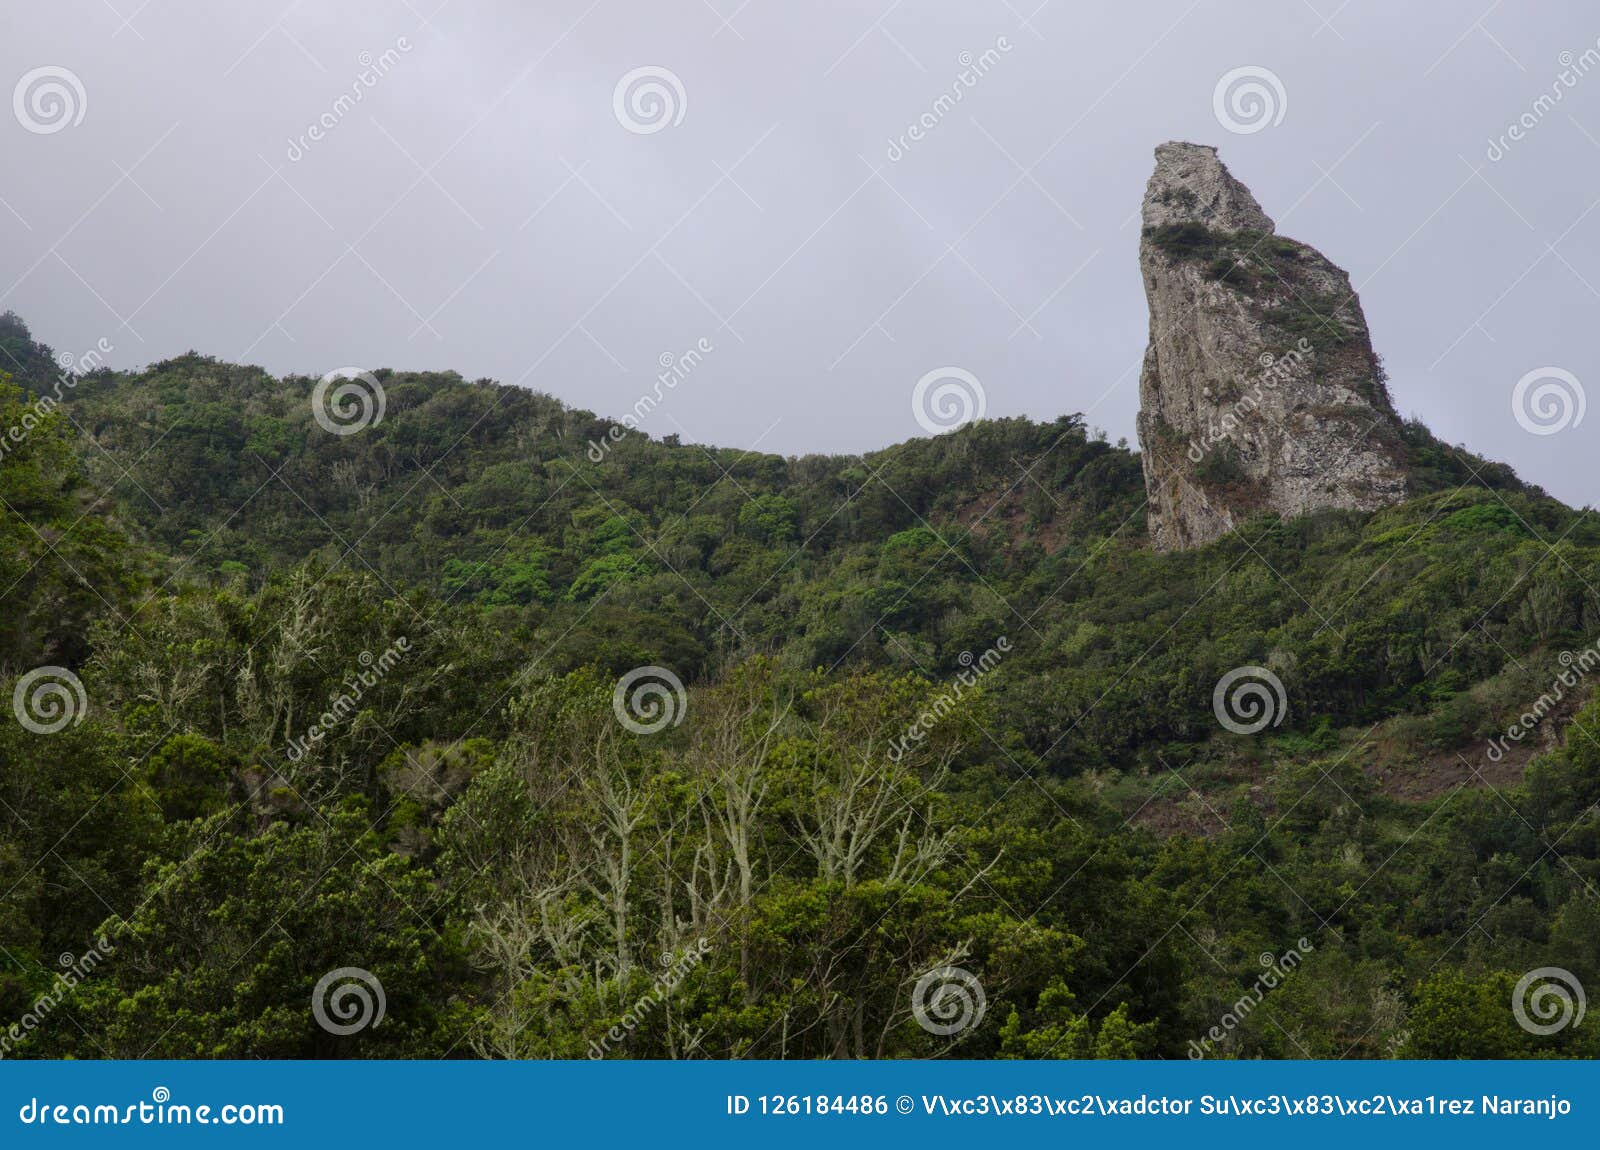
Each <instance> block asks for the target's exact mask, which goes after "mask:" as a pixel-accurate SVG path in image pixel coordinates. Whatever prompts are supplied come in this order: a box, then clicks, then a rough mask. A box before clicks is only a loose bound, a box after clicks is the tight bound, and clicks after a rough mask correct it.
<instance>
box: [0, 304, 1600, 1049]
mask: <svg viewBox="0 0 1600 1150" xmlns="http://www.w3.org/2000/svg"><path fill="white" fill-rule="evenodd" d="M0 350H3V351H4V354H5V358H4V359H3V360H0V366H4V367H6V368H7V370H8V371H9V373H10V379H9V381H8V382H6V383H4V384H3V385H0V434H7V433H5V432H4V430H3V429H14V428H25V429H26V430H25V431H23V432H22V433H20V434H8V435H7V437H6V438H5V439H4V440H0V444H3V448H4V454H3V456H0V672H3V675H4V684H3V685H4V687H5V689H6V691H7V695H8V697H12V698H13V710H14V712H15V715H14V716H13V715H8V716H6V719H7V721H6V722H4V723H0V890H4V891H5V894H4V897H3V899H0V948H3V949H0V1014H3V1015H4V1016H5V1017H6V1018H23V1017H25V1016H26V1017H28V1018H32V1019H34V1021H35V1023H36V1024H35V1025H29V1026H24V1027H22V1028H21V1029H20V1030H17V1029H16V1028H14V1030H16V1033H14V1034H13V1035H12V1037H11V1039H10V1041H9V1044H8V1047H7V1052H8V1053H9V1054H10V1055H12V1056H34V1057H61V1056H72V1057H104V1056H115V1057H152V1058H155V1057H172V1058H181V1057H221V1056H232V1057H249V1056H263V1057H423V1058H435V1057H474V1056H489V1057H586V1056H591V1057H599V1056H605V1057H794V1058H810V1057H931V1056H950V1057H976V1058H985V1057H1180V1058H1181V1057H1185V1056H1197V1054H1204V1056H1206V1057H1331V1058H1338V1057H1344V1056H1349V1057H1394V1056H1414V1057H1458V1056H1463V1057H1594V1056H1596V1055H1600V1040H1597V1039H1596V1034H1597V1033H1600V1032H1597V1030H1596V1028H1595V1027H1594V1026H1593V1025H1590V1026H1587V1027H1566V1028H1562V1029H1559V1030H1556V1031H1554V1032H1552V1033H1549V1034H1541V1033H1537V1032H1535V1031H1533V1030H1530V1029H1528V1028H1527V1027H1525V1026H1521V1025H1519V1023H1518V1018H1517V1017H1516V1016H1515V1015H1514V1013H1513V1011H1512V1010H1511V1009H1510V1003H1511V1000H1512V997H1513V988H1514V987H1515V986H1516V984H1517V983H1518V980H1519V979H1520V978H1521V977H1522V976H1523V974H1524V973H1525V972H1528V971H1530V970H1532V969H1534V968H1539V967H1546V966H1558V967H1561V968H1563V969H1564V970H1565V971H1570V972H1571V973H1572V974H1573V975H1575V976H1577V977H1578V978H1580V979H1582V980H1584V981H1586V982H1589V983H1590V984H1591V985H1600V904H1597V902H1596V898H1597V892H1600V885H1597V884H1600V818H1597V813H1596V809H1595V807H1596V803H1597V801H1600V702H1596V701H1592V700H1591V698H1590V692H1589V681H1588V680H1589V677H1590V674H1591V672H1592V670H1593V669H1594V667H1595V666H1597V665H1600V653H1595V652H1594V651H1593V648H1594V647H1595V644H1596V642H1597V640H1600V593H1597V592H1596V587H1597V586H1600V530H1597V526H1596V524H1595V522H1594V521H1593V518H1592V516H1590V515H1588V514H1587V512H1580V511H1573V510H1571V509H1569V508H1566V507H1564V506H1563V505H1561V504H1559V503H1558V502H1556V501H1554V500H1552V499H1550V498H1548V497H1547V496H1545V495H1544V494H1543V493H1542V492H1540V491H1538V490H1536V489H1531V488H1528V487H1525V486H1524V485H1522V484H1521V483H1519V482H1518V481H1517V480H1516V478H1515V476H1514V475H1512V474H1511V473H1510V471H1509V470H1508V469H1506V468H1504V467H1502V466H1499V465H1494V464H1489V463H1486V462H1485V461H1483V460H1481V459H1478V458H1476V457H1474V456H1471V455H1470V454H1467V453H1466V452H1464V451H1461V450H1459V449H1455V448H1451V447H1449V446H1447V445H1444V444H1441V443H1439V442H1437V441H1436V440H1435V439H1434V438H1433V437H1432V436H1431V435H1429V434H1428V433H1427V431H1426V430H1425V429H1424V428H1423V427H1422V426H1421V425H1420V424H1417V423H1411V424H1408V425H1406V428H1405V437H1406V442H1405V450H1406V451H1407V452H1408V453H1409V459H1408V465H1409V467H1410V469H1411V474H1412V475H1413V476H1414V477H1415V479H1416V484H1417V487H1418V490H1419V492H1420V494H1418V495H1417V497H1415V498H1413V499H1411V500H1409V501H1407V502H1405V503H1402V504H1400V505H1398V506H1395V507H1391V508H1388V509H1386V510H1383V511H1380V512H1376V513H1367V514H1361V513H1354V512H1327V513H1322V514H1318V515H1314V516H1309V517H1306V518H1302V519H1296V520H1292V521H1283V520H1279V519H1276V518H1274V517H1271V516H1262V517H1260V518H1258V519H1256V520H1253V521H1251V522H1249V523H1247V524H1245V526H1244V527H1243V529H1241V530H1239V531H1237V532H1234V533H1233V534H1231V535H1229V536H1228V537H1226V538H1224V539H1222V540H1220V541H1219V542H1217V543H1214V544H1212V545H1210V546H1208V547H1203V548H1200V549H1197V550H1193V551H1181V552H1175V553H1169V554H1158V553H1156V552H1155V551H1153V550H1152V549H1151V548H1150V546H1149V541H1148V540H1147V538H1146V535H1145V514H1144V508H1145V492H1144V486H1143V482H1142V478H1141V468H1140V460H1139V457H1138V455H1137V454H1135V453H1133V452H1131V451H1129V450H1128V449H1127V448H1126V447H1125V446H1123V445H1120V444H1117V445H1113V444H1111V443H1109V442H1106V441H1105V440H1104V439H1103V438H1102V437H1097V436H1096V435H1094V434H1093V433H1092V432H1090V431H1089V430H1088V429H1087V428H1086V427H1085V426H1084V424H1083V421H1082V420H1081V419H1079V418H1077V417H1073V416H1066V417H1063V418H1060V419H1058V420H1056V421H1055V422H1053V423H1049V424H1038V423H1032V422H1029V421H1026V420H1015V419H1006V420H990V421H980V422H978V423H976V424H972V425H970V426H967V427H964V428H962V429H960V430H958V431H955V432H952V433H950V434H947V435H943V436H939V437H937V438H932V439H925V440H913V441H910V442H907V443H903V444H900V445H897V446H893V447H889V448H886V449H885V450H883V451H880V452H875V453H871V454H868V455H866V456H863V457H835V456H826V457H825V456H810V457H805V458H799V459H784V458H780V457H776V456H772V455H763V454H760V453H754V452H745V451H738V450H730V449H721V448H713V447H702V446H698V445H692V444H684V443H679V442H677V440H676V439H675V438H674V437H666V438H652V437H651V436H649V435H647V434H645V431H644V430H632V429H629V430H627V431H626V432H625V433H623V434H615V433H613V428H614V427H616V426H617V425H616V424H615V423H614V422H613V421H612V420H610V419H607V418H605V417H604V416H600V415H594V414H590V413H588V412H583V411H578V410H574V409H571V408H569V407H566V406H564V405H562V404H561V403H559V402H557V401H556V400H554V399H552V398H550V397H548V396H544V395H540V394H536V393H533V392H529V391H526V390H521V389H517V388H510V387H504V386H500V385H498V384H495V383H492V382H489V381H478V382H467V381H464V380H462V379H461V378H459V377H457V376H454V375H450V374H407V373H402V372H388V371H380V372H377V373H375V375H374V377H373V382H375V383H376V384H377V385H378V387H379V391H380V393H381V397H382V412H381V418H372V419H367V420H364V421H362V424H361V425H360V426H356V427H354V428H351V427H341V428H338V429H337V430H331V429H330V428H329V426H328V423H327V422H326V421H325V420H324V419H321V418H319V415H320V414H325V408H321V409H319V407H318V403H319V401H318V400H316V399H314V393H316V391H317V388H318V386H319V381H318V380H316V379H314V378H309V377H287V378H282V379H277V378H273V377H271V376H269V375H268V374H266V373H265V372H263V371H261V370H260V369H258V368H253V367H246V366H237V365H231V364H225V363H220V362H217V361H215V360H212V359H208V358H205V357H202V356H199V355H188V356H185V357H182V358H179V359H175V360H170V361H167V362H164V363H159V364H155V365H152V366H151V367H149V368H148V369H147V370H145V371H142V372H137V373H117V372H111V371H107V370H97V371H93V372H90V373H88V374H85V375H83V376H81V377H80V376H70V375H63V374H61V373H60V371H59V369H57V368H56V367H55V366H54V365H53V364H52V359H51V355H50V352H49V350H48V349H45V348H42V347H40V346H39V345H38V344H36V343H35V342H33V341H32V340H31V338H29V336H28V334H27V331H26V328H25V327H23V326H22V325H21V323H20V321H17V320H16V319H15V317H8V319H7V320H6V322H5V323H4V324H3V325H0ZM57 395H59V397H60V402H59V403H57V402H55V399H54V397H55V396H57ZM41 397H44V398H43V399H41ZM649 426H650V425H649V423H648V421H647V422H646V428H648V427H649ZM41 669H44V670H47V671H49V672H51V674H52V675H53V676H54V678H51V677H48V676H39V675H36V674H35V673H36V672H38V671H40V670H41ZM1240 670H1242V671H1247V672H1252V673H1253V672H1260V671H1266V672H1270V676H1268V677H1267V679H1266V682H1267V683H1268V684H1269V685H1268V687H1267V689H1266V690H1265V691H1264V692H1263V693H1257V694H1255V695H1254V696H1253V697H1246V698H1245V699H1244V701H1243V702H1244V713H1243V714H1242V715H1241V713H1240V712H1239V711H1238V710H1237V709H1236V708H1234V706H1233V704H1234V702H1235V700H1234V699H1233V698H1232V697H1228V698H1222V694H1225V692H1223V687H1222V684H1223V683H1224V682H1225V681H1226V682H1231V681H1232V680H1231V679H1230V678H1229V677H1230V675H1232V674H1233V673H1234V672H1236V671H1240ZM1255 677H1256V678H1257V679H1258V680H1259V679H1260V678H1261V677H1260V676H1255ZM52 682H54V683H55V684H56V685H57V686H61V687H62V689H61V690H60V691H58V692H56V693H54V694H49V695H41V694H40V693H39V692H40V689H41V687H48V686H50V685H51V683H52ZM1274 683H1275V684H1281V687H1282V694H1281V696H1275V695H1274V694H1273V691H1272V689H1271V685H1272V684H1274ZM63 684H64V685H63ZM680 684H681V687H680ZM13 692H15V693H14V694H13ZM52 705H54V706H56V707H58V708H59V709H56V710H51V709H50V707H51V706H52ZM1253 705H1254V706H1258V707H1265V708H1266V709H1267V714H1266V718H1264V719H1262V718H1260V716H1261V714H1262V712H1261V711H1260V710H1255V711H1251V710H1250V707H1251V706H1253ZM63 715H64V717H63ZM13 717H14V718H15V719H16V721H11V720H12V719H13ZM25 718H26V720H27V721H24V719H25ZM1513 726H1516V727H1517V728H1518V730H1519V731H1520V733H1519V734H1518V735H1517V736H1516V737H1515V738H1511V739H1507V738H1506V737H1505V736H1506V732H1507V731H1508V729H1509V728H1512V727H1513ZM1496 740H1498V741H1496ZM101 940H103V942H102V941H101ZM91 950H93V952H94V953H96V954H99V955H101V957H100V958H99V959H98V960H97V962H96V963H95V964H94V966H93V969H92V970H91V971H87V972H81V973H80V971H79V968H80V967H81V965H82V964H81V962H77V961H75V957H76V956H82V955H84V954H85V953H87V952H90V951H91ZM1290 956H1292V961H1291V960H1290ZM63 968H70V969H71V970H72V971H73V977H72V978H71V979H70V980H64V979H63V978H62V976H61V972H62V970H63ZM352 969H353V970H355V971H356V972H357V975H359V976H365V978H357V980H356V982H355V983H354V984H353V985H356V986H358V987H361V988H362V989H363V990H364V991H365V992H366V993H367V994H368V995H369V998H375V999H376V1001H377V1002H378V1003H381V1015H382V1017H381V1020H380V1021H376V1022H375V1023H374V1022H373V1020H372V1019H371V1011H370V1010H368V1012H367V1017H366V1018H365V1019H364V1020H363V1024H362V1025H360V1026H359V1027H355V1028H351V1027H344V1026H340V1025H332V1026H330V1025H328V1024H327V1022H328V1011H327V1009H326V1008H325V1007H324V1006H323V1004H322V1002H321V1001H319V1000H318V997H317V992H318V991H320V990H323V989H325V987H326V986H327V985H328V983H327V979H328V977H329V976H330V975H335V974H342V973H343V972H346V971H348V970H352ZM1264 972H1266V973H1270V974H1271V975H1272V977H1271V981H1270V985H1268V986H1267V987H1265V988H1263V987H1262V982H1261V980H1262V977H1263V974H1264ZM933 975H936V976H937V978H936V979H935V982H936V983H937V985H935V986H934V987H933V988H932V989H931V990H930V987H929V976H933ZM68 983H70V985H68ZM346 985H347V986H348V985H352V984H350V983H348V982H347V983H346ZM44 1001H47V1002H48V1003H49V1007H48V1009H46V1010H44V1011H43V1013H42V1014H41V1012H40V1009H39V1004H40V1003H41V1002H44ZM314 1003H315V1009H314V1008H313V1006H314ZM1241 1003H1247V1005H1246V1006H1244V1007H1243V1008H1241V1005H1240V1004H1241ZM343 1005H345V1006H349V1005H351V1001H350V1000H349V999H348V997H347V998H346V999H345V1000H343ZM334 1013H335V1015H336V1019H335V1021H336V1022H337V1018H338V1017H344V1016H343V1015H338V1013H337V1010H335V1012H334ZM930 1017H931V1018H932V1019H933V1024H932V1025H930ZM941 1020H943V1023H944V1024H941ZM1214 1035H1220V1037H1217V1036H1214Z"/></svg>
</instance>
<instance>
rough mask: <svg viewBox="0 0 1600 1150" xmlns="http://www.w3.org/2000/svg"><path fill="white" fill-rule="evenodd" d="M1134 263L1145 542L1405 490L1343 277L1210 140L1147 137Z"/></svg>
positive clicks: (1170, 541)
mask: <svg viewBox="0 0 1600 1150" xmlns="http://www.w3.org/2000/svg"><path fill="white" fill-rule="evenodd" d="M1139 267H1140V270H1141V272H1142V273H1143V275H1144V286H1145V295H1146V297H1147V298H1148V299H1149V303H1150V346H1149V348H1148V349H1147V350H1146V351H1145V359H1144V371H1143V374H1142V376H1141V378H1140V381H1139V401H1140V404H1139V406H1140V410H1139V443H1140V447H1141V449H1142V453H1143V461H1144V477H1145V486H1146V490H1147V492H1148V494H1149V506H1148V516H1149V522H1150V534H1151V537H1152V539H1153V540H1154V543H1155V545H1156V547H1158V548H1160V549H1162V550H1173V549H1179V548H1186V547H1198V546H1201V545H1202V544H1205V543H1209V542H1211V541H1212V540H1214V539H1217V538H1220V537H1221V536H1223V535H1226V534H1227V533H1228V532H1229V531H1231V530H1232V529H1233V528H1234V527H1235V526H1236V525H1238V524H1239V523H1241V522H1242V521H1243V520H1244V519H1245V518H1247V517H1248V516H1250V515H1253V514H1256V513H1258V512H1262V511H1271V512H1277V513H1278V514H1280V515H1284V516H1295V515H1303V514H1305V513H1307V512H1311V511H1318V510H1323V509H1327V508H1342V509H1349V510H1362V511H1370V510H1376V509H1377V508H1379V507H1383V506H1386V505H1388V504H1390V503H1394V502H1397V501H1398V500H1400V499H1403V498H1405V496H1406V493H1407V477H1406V471H1405V463H1404V460H1405V447H1404V444H1403V442H1402V440H1401V436H1400V421H1399V419H1398V418H1397V417H1396V415H1395V411H1394V407H1393V405H1392V404H1391V402H1390V400H1389V394H1388V391H1387V389H1386V388H1385V386H1384V375H1383V368H1382V364H1381V363H1380V362H1379V360H1378V358H1377V356H1376V355H1375V354H1373V351H1372V343H1371V339H1370V337H1369V336H1368V333H1367V324H1366V319H1365V317H1364V316H1363V315H1362V314H1361V304H1360V301H1359V300H1357V298H1356V295H1355V292H1354V290H1353V289H1352V288H1351V286H1350V277H1349V276H1348V275H1346V274H1345V273H1344V272H1343V271H1341V270H1340V269H1339V268H1338V267H1335V266H1334V265H1333V264H1332V263H1330V262H1329V261H1328V260H1327V259H1325V258H1324V257H1323V256H1322V254H1321V253H1320V252H1318V251H1317V250H1316V249H1314V248H1311V247H1308V246H1307V245H1305V244H1302V243H1297V242H1296V241H1294V240H1289V239H1285V238H1283V237H1282V236H1279V235H1277V234H1276V229H1275V227H1274V225H1273V222H1272V219H1271V218H1270V217H1269V216H1268V215H1267V214H1266V213H1265V212H1264V211H1262V210H1261V205H1260V204H1258V203H1257V202H1256V199H1255V197H1254V196H1252V195H1251V194H1250V189H1248V188H1246V187H1245V186H1244V185H1243V184H1241V183H1240V182H1239V181H1238V180H1236V179H1234V178H1233V176H1231V175H1230V174H1229V173H1228V170H1227V168H1225V167H1223V165H1222V162H1221V161H1220V160H1218V159H1217V152H1216V149H1215V148H1209V147H1204V146H1201V145H1199V144H1182V143H1169V144H1162V145H1161V146H1160V147H1158V148H1157V149H1156V170H1155V174H1154V175H1152V176H1151V177H1150V184H1149V186H1148V188H1146V190H1145V197H1144V231H1143V235H1142V238H1141V240H1140V244H1139Z"/></svg>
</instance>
